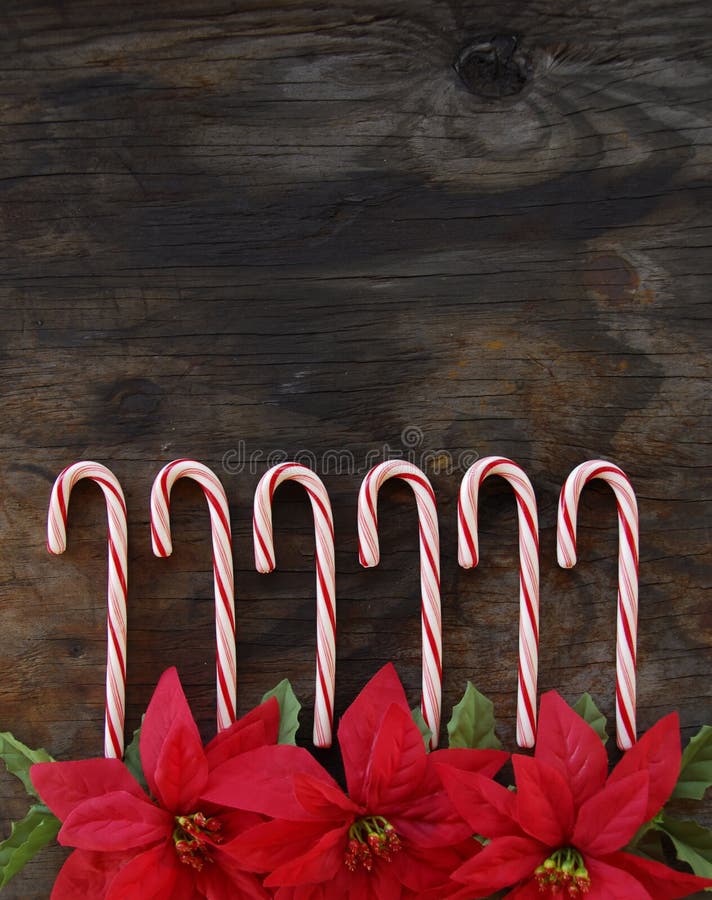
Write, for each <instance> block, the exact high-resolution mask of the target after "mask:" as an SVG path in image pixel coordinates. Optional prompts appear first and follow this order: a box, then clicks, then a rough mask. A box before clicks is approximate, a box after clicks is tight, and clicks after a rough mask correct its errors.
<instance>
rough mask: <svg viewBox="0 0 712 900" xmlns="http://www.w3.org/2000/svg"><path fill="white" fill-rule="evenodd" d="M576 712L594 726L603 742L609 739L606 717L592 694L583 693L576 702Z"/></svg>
mask: <svg viewBox="0 0 712 900" xmlns="http://www.w3.org/2000/svg"><path fill="white" fill-rule="evenodd" d="M574 712H577V713H578V714H579V715H580V716H581V718H582V719H583V720H584V722H588V724H589V725H590V726H591V728H593V730H594V731H595V732H596V734H597V735H598V736H599V737H600V739H601V740H602V741H603V743H604V744H605V743H607V741H608V732H607V731H606V722H607V720H606V717H605V716H604V715H603V713H602V712H601V710H600V709H599V708H598V707H597V706H596V704H595V703H594V702H593V698H592V697H591V695H590V694H582V695H581V696H580V697H579V699H578V700H577V701H576V703H575V704H574Z"/></svg>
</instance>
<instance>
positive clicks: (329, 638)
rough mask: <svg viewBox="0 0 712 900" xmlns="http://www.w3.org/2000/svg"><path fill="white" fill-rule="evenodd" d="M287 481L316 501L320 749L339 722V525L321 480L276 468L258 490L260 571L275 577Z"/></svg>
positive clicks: (295, 467) (303, 470)
mask: <svg viewBox="0 0 712 900" xmlns="http://www.w3.org/2000/svg"><path fill="white" fill-rule="evenodd" d="M283 481H296V482H298V483H299V484H301V485H303V486H304V487H305V488H306V490H307V494H308V495H309V499H310V500H311V505H312V512H313V514H314V535H315V538H316V691H315V695H314V733H313V741H314V745H315V746H316V747H330V746H331V739H332V729H333V722H334V685H335V681H336V649H335V646H336V596H335V562H334V522H333V518H332V515H331V503H330V502H329V495H328V494H327V492H326V488H325V487H324V485H323V483H322V481H321V479H320V478H319V477H318V476H317V475H315V474H314V472H312V470H311V469H308V468H307V467H306V466H302V465H299V463H292V462H287V463H282V464H280V465H277V466H273V467H272V468H271V469H270V470H269V471H268V472H265V474H264V475H263V476H262V478H260V482H259V484H258V485H257V490H256V491H255V503H254V517H253V536H254V544H255V568H256V569H257V571H258V572H262V573H267V572H272V571H273V570H274V567H275V554H274V536H273V531H272V499H273V497H274V492H275V491H276V490H277V488H278V487H279V485H280V484H281V483H282V482H283Z"/></svg>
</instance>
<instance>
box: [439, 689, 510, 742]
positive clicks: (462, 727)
mask: <svg viewBox="0 0 712 900" xmlns="http://www.w3.org/2000/svg"><path fill="white" fill-rule="evenodd" d="M494 724H495V723H494V711H493V706H492V701H491V700H488V699H487V697H485V696H484V694H481V693H480V692H479V691H478V690H477V688H476V687H475V686H474V685H473V684H472V682H471V681H468V682H467V687H466V688H465V693H464V694H463V697H462V700H460V702H459V703H457V704H456V705H455V706H453V708H452V718H451V719H450V721H449V722H448V723H447V733H448V735H449V737H450V744H449V746H450V747H473V748H476V749H478V750H500V749H501V747H502V744H501V742H500V740H499V738H498V737H497V735H496V734H495V733H494Z"/></svg>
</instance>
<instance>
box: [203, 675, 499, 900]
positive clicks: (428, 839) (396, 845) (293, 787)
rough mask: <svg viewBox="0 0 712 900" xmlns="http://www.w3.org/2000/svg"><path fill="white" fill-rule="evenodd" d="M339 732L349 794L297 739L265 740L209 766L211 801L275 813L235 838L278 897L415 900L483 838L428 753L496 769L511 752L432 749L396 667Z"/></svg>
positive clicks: (361, 699) (360, 700) (373, 685)
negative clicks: (294, 743) (293, 743)
mask: <svg viewBox="0 0 712 900" xmlns="http://www.w3.org/2000/svg"><path fill="white" fill-rule="evenodd" d="M338 739H339V745H340V747H341V753H342V757H343V762H344V769H345V774H346V781H347V784H348V794H346V793H344V792H343V791H342V789H341V788H340V787H339V785H338V784H337V783H336V781H334V779H333V778H332V777H331V776H330V775H329V774H328V773H327V772H325V771H324V769H323V768H322V767H321V766H320V765H319V764H318V763H317V762H316V760H315V759H314V758H313V757H312V756H311V755H310V754H309V753H308V752H307V751H306V750H303V749H300V748H297V747H289V746H279V747H266V748H262V749H261V750H259V751H256V752H254V753H248V754H244V755H243V756H242V757H240V759H239V760H231V761H228V762H226V763H224V764H223V765H222V766H221V767H220V768H219V769H217V770H216V772H215V773H214V775H215V778H214V780H213V783H212V785H211V787H210V790H209V791H208V793H207V794H206V797H207V798H208V799H213V800H215V801H218V800H221V801H222V802H223V803H226V804H230V803H234V804H235V805H236V806H239V807H241V808H247V809H252V810H255V811H256V812H259V813H263V814H265V815H267V816H270V817H272V818H273V821H270V822H268V823H266V824H263V825H259V826H257V827H256V828H254V829H252V830H251V831H250V832H249V833H246V834H244V835H243V836H242V837H241V838H238V840H237V841H236V848H237V851H238V852H239V854H240V858H241V860H242V862H243V864H244V865H246V866H249V867H250V868H252V869H253V870H254V871H255V872H268V873H270V874H268V876H267V877H266V878H265V882H264V883H265V886H267V887H272V888H276V892H275V894H274V896H275V897H276V898H278V900H334V898H337V897H338V898H352V900H406V898H412V900H415V898H419V897H421V896H423V895H424V894H425V892H426V891H428V890H429V889H431V888H434V887H436V886H437V885H439V884H442V883H445V882H447V879H448V877H449V873H450V872H452V871H453V869H454V868H457V867H458V866H459V865H460V864H461V863H462V862H463V861H464V860H465V859H467V858H469V856H470V855H471V854H472V853H474V852H476V851H477V850H478V849H479V845H478V844H477V842H476V841H473V840H472V838H471V829H470V827H469V826H468V825H467V824H466V822H464V821H463V819H462V818H461V817H460V816H459V815H458V814H457V812H456V810H455V809H454V807H453V805H452V804H451V803H450V801H449V800H448V798H447V795H446V794H445V791H444V790H443V788H442V785H441V783H440V781H439V778H438V775H437V773H436V770H435V766H434V764H433V762H432V760H433V758H435V757H441V758H442V759H447V760H448V761H449V762H450V763H451V764H452V765H453V766H465V767H467V768H470V769H472V770H475V771H478V772H481V773H484V775H493V774H494V773H495V772H496V771H497V770H498V769H499V768H500V767H501V766H502V764H503V763H504V761H505V760H506V759H507V756H508V755H507V754H506V753H503V752H499V751H494V750H481V751H476V750H471V751H468V750H452V751H438V753H437V754H430V755H428V754H427V753H426V750H425V746H424V742H423V738H422V735H421V734H420V731H419V730H418V728H417V726H416V725H415V723H414V722H413V719H412V716H411V714H410V711H409V709H408V704H407V702H406V697H405V693H404V691H403V687H402V686H401V683H400V681H399V680H398V676H397V675H396V672H395V669H394V668H393V666H392V665H387V666H385V667H384V668H383V669H381V671H380V672H379V673H378V674H377V675H376V676H375V677H374V678H373V679H372V680H371V681H370V682H369V684H368V685H367V686H366V687H365V688H364V690H363V691H362V692H361V693H360V694H359V696H358V697H357V699H356V700H355V701H354V703H353V704H352V705H351V707H350V708H349V709H348V710H347V712H346V713H345V715H344V716H343V718H342V719H341V722H340V725H339V731H338ZM484 775H483V777H484ZM441 896H443V895H442V894H441Z"/></svg>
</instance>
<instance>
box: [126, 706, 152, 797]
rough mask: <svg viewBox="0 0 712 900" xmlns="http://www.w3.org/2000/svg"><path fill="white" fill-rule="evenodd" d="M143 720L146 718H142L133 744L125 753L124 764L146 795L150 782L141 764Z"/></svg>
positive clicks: (132, 741)
mask: <svg viewBox="0 0 712 900" xmlns="http://www.w3.org/2000/svg"><path fill="white" fill-rule="evenodd" d="M143 719H144V716H142V717H141V725H139V726H138V728H137V729H136V731H134V733H133V738H132V739H131V743H130V744H129V745H128V747H127V748H126V750H125V752H124V764H125V765H126V768H127V769H128V770H129V772H131V774H132V775H133V777H134V778H135V779H136V781H138V783H139V784H140V785H141V787H142V788H143V789H144V790H145V791H146V793H148V782H147V781H146V776H145V775H144V774H143V764H142V763H141V752H140V741H141V728H142V726H143Z"/></svg>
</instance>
